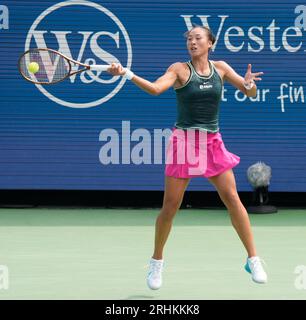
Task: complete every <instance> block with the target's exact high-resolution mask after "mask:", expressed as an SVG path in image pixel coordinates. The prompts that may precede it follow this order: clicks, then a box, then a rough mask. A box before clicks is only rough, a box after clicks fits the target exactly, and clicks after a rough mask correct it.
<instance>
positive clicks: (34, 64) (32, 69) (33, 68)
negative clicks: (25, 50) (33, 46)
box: [28, 62, 39, 73]
mask: <svg viewBox="0 0 306 320" xmlns="http://www.w3.org/2000/svg"><path fill="white" fill-rule="evenodd" d="M28 70H29V72H31V73H36V72H37V71H38V70H39V64H38V63H37V62H31V63H29V65H28Z"/></svg>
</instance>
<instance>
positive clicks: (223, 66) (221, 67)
mask: <svg viewBox="0 0 306 320" xmlns="http://www.w3.org/2000/svg"><path fill="white" fill-rule="evenodd" d="M210 61H211V62H212V63H213V64H214V66H215V67H216V68H217V71H218V72H219V74H220V76H221V77H222V79H224V77H225V74H226V72H227V70H228V68H229V65H228V64H227V63H226V62H225V61H223V60H219V61H214V60H210Z"/></svg>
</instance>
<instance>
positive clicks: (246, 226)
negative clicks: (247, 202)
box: [208, 169, 266, 282]
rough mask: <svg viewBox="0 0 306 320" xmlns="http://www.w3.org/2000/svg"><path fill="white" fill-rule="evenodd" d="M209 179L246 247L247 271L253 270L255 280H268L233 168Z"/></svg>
mask: <svg viewBox="0 0 306 320" xmlns="http://www.w3.org/2000/svg"><path fill="white" fill-rule="evenodd" d="M208 180H209V181H210V182H211V183H212V184H213V185H214V186H215V188H216V189H217V191H218V194H219V196H220V198H221V200H222V201H223V203H224V204H225V206H226V208H227V209H228V212H229V214H230V218H231V221H232V224H233V226H234V228H235V229H236V231H237V233H238V235H239V237H240V239H241V241H242V243H243V244H244V246H245V248H246V251H247V253H248V264H249V268H248V269H247V271H249V272H252V275H253V280H254V281H256V282H266V274H265V273H264V271H263V269H262V266H261V264H260V261H258V257H257V254H256V248H255V243H254V237H253V233H252V229H251V224H250V219H249V216H248V213H247V211H246V209H245V207H244V205H243V204H242V202H241V200H240V198H239V195H238V192H237V188H236V181H235V176H234V173H233V170H232V169H230V170H227V171H225V172H224V173H222V174H220V175H218V176H214V177H211V178H209V179H208ZM250 268H251V269H252V268H255V269H256V270H255V269H254V270H250Z"/></svg>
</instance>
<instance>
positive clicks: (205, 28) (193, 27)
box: [184, 24, 216, 51]
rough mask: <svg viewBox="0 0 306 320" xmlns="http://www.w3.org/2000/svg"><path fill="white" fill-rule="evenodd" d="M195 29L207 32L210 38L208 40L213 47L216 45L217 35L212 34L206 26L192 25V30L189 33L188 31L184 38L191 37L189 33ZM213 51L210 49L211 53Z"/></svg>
mask: <svg viewBox="0 0 306 320" xmlns="http://www.w3.org/2000/svg"><path fill="white" fill-rule="evenodd" d="M195 28H200V29H202V30H205V31H206V32H207V36H208V39H209V40H210V41H211V42H212V45H214V43H215V42H216V37H215V35H214V34H213V33H212V31H211V30H210V29H209V28H208V27H205V26H200V25H197V24H192V28H191V29H190V30H188V31H186V32H185V33H184V37H185V38H187V37H188V36H189V33H190V32H191V31H192V30H194V29H195ZM210 50H211V48H210V49H209V51H210Z"/></svg>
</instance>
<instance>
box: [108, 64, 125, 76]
mask: <svg viewBox="0 0 306 320" xmlns="http://www.w3.org/2000/svg"><path fill="white" fill-rule="evenodd" d="M107 72H109V73H111V74H112V75H113V76H123V75H124V74H125V72H126V70H125V68H123V67H122V65H121V64H120V63H112V64H111V66H110V68H108V69H107Z"/></svg>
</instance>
